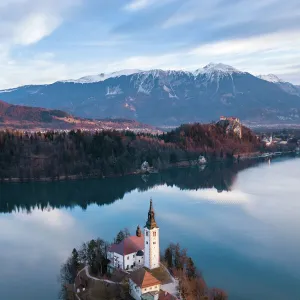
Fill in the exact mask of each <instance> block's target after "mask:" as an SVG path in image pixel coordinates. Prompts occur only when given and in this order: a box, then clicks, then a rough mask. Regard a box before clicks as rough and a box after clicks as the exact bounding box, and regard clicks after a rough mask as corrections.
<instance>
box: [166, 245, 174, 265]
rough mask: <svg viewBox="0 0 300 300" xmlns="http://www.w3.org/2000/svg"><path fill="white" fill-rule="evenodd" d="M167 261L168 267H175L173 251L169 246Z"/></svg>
mask: <svg viewBox="0 0 300 300" xmlns="http://www.w3.org/2000/svg"><path fill="white" fill-rule="evenodd" d="M164 258H165V261H166V263H167V266H168V268H173V257H172V251H171V249H170V247H168V248H167V249H166V250H165V257H164Z"/></svg>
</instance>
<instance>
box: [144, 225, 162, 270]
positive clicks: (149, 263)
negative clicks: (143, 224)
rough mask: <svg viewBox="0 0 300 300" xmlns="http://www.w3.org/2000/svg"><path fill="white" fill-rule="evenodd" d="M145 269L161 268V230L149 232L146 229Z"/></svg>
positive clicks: (156, 229) (155, 229)
mask: <svg viewBox="0 0 300 300" xmlns="http://www.w3.org/2000/svg"><path fill="white" fill-rule="evenodd" d="M144 240H145V267H147V268H149V269H155V268H158V267H159V263H160V256H159V228H154V229H151V230H149V229H148V228H145V235H144Z"/></svg>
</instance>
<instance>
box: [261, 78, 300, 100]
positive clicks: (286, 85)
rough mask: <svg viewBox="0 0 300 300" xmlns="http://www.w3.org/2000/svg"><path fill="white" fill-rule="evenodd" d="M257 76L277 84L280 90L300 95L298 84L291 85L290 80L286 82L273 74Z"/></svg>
mask: <svg viewBox="0 0 300 300" xmlns="http://www.w3.org/2000/svg"><path fill="white" fill-rule="evenodd" d="M258 78H260V79H263V80H266V81H268V82H272V83H275V84H277V85H278V86H279V87H280V88H281V89H282V90H284V91H285V92H287V93H289V94H291V95H296V96H300V87H299V86H297V85H293V84H292V83H290V82H286V81H284V80H282V79H280V78H279V77H277V76H276V75H274V74H269V75H259V76H258Z"/></svg>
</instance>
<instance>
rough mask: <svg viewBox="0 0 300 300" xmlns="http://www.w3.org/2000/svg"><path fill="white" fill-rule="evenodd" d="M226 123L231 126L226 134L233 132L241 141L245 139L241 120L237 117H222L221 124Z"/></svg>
mask: <svg viewBox="0 0 300 300" xmlns="http://www.w3.org/2000/svg"><path fill="white" fill-rule="evenodd" d="M225 122H228V123H229V124H228V125H227V129H226V133H229V132H230V131H232V132H233V133H235V134H236V135H237V136H238V137H239V138H240V139H241V138H242V137H243V132H242V123H241V121H240V119H239V118H236V117H224V116H221V117H220V121H219V123H220V124H223V123H225Z"/></svg>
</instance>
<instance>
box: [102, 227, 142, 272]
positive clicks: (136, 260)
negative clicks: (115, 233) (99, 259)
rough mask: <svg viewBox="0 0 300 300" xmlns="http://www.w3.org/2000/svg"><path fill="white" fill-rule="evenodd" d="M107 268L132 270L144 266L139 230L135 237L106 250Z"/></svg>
mask: <svg viewBox="0 0 300 300" xmlns="http://www.w3.org/2000/svg"><path fill="white" fill-rule="evenodd" d="M108 259H109V260H110V264H109V268H110V270H111V271H112V269H114V268H116V269H122V270H133V269H136V268H138V267H140V268H141V267H143V266H144V236H143V235H142V234H141V231H140V228H139V227H138V228H137V235H136V236H130V237H128V238H125V239H124V240H123V241H122V242H121V243H119V244H113V245H112V246H111V247H110V248H109V250H108Z"/></svg>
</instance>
